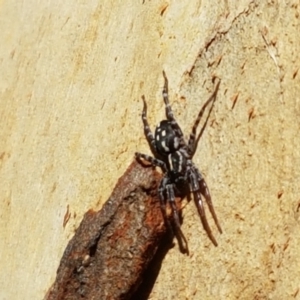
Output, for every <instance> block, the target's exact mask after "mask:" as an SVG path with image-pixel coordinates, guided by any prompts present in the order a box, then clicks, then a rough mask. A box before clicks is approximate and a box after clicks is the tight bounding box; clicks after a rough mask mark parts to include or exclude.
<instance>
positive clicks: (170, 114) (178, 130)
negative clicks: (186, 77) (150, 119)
mask: <svg viewBox="0 0 300 300" xmlns="http://www.w3.org/2000/svg"><path fill="white" fill-rule="evenodd" d="M163 76H164V79H165V84H164V87H163V91H162V95H163V98H164V102H165V106H166V117H167V119H168V120H169V121H170V122H171V125H172V127H173V129H174V131H175V132H176V133H177V134H178V136H179V137H180V140H183V133H182V131H181V128H180V127H179V125H178V123H177V122H176V120H175V118H174V114H173V111H172V108H171V105H170V103H169V89H168V78H167V75H166V73H165V71H163ZM181 144H182V141H181Z"/></svg>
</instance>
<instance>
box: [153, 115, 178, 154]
mask: <svg viewBox="0 0 300 300" xmlns="http://www.w3.org/2000/svg"><path fill="white" fill-rule="evenodd" d="M179 142H180V139H179V137H178V136H177V135H176V132H175V131H174V129H173V128H172V124H171V122H170V121H168V120H163V121H161V122H160V123H159V124H158V126H157V127H156V129H155V145H156V150H157V152H158V154H160V155H162V156H168V155H169V154H170V153H174V152H175V151H177V150H178V149H179V146H180V143H179Z"/></svg>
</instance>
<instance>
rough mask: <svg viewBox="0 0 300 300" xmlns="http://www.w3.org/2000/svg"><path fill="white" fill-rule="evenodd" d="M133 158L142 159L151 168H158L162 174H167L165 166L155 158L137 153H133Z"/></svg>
mask: <svg viewBox="0 0 300 300" xmlns="http://www.w3.org/2000/svg"><path fill="white" fill-rule="evenodd" d="M135 157H136V158H137V159H138V160H141V159H143V160H145V161H147V162H149V163H150V164H151V165H152V166H155V167H160V168H161V169H162V171H163V172H164V173H166V172H167V166H166V164H165V163H164V162H163V161H162V160H159V159H157V158H155V157H152V156H149V155H146V154H143V153H139V152H135Z"/></svg>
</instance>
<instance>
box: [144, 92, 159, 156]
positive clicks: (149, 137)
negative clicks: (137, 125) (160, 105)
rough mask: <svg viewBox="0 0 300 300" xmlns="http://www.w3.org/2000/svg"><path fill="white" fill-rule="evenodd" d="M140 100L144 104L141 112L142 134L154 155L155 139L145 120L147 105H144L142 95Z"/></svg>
mask: <svg viewBox="0 0 300 300" xmlns="http://www.w3.org/2000/svg"><path fill="white" fill-rule="evenodd" d="M142 100H143V103H144V107H143V112H142V121H143V124H144V134H145V136H146V139H147V141H148V143H149V145H150V148H151V150H152V152H153V154H156V153H157V152H156V145H155V139H154V136H153V133H152V131H151V129H150V126H149V123H148V120H147V103H146V100H145V96H144V95H143V96H142Z"/></svg>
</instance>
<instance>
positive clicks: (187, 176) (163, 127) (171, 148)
mask: <svg viewBox="0 0 300 300" xmlns="http://www.w3.org/2000/svg"><path fill="white" fill-rule="evenodd" d="M163 76H164V80H165V84H164V88H163V92H162V94H163V99H164V102H165V107H166V117H167V120H163V121H161V122H160V123H159V124H158V126H157V127H156V129H155V134H154V136H153V134H152V131H151V129H150V127H149V124H148V121H147V104H146V101H145V97H144V96H142V99H143V102H144V108H143V112H142V120H143V124H144V132H145V136H146V138H147V141H148V143H149V145H150V147H151V150H152V152H153V154H154V157H151V156H148V155H146V154H142V153H136V154H135V156H136V158H137V159H139V160H141V159H142V160H145V161H148V162H150V163H151V164H152V165H153V166H157V167H160V168H161V169H162V171H163V173H164V176H163V178H162V180H161V182H160V185H159V188H158V194H159V198H160V203H161V209H162V213H163V217H164V219H165V221H166V223H167V225H168V227H170V228H171V229H172V227H171V226H170V224H169V218H168V217H167V213H166V204H167V203H169V204H170V206H171V209H172V216H173V224H174V229H175V235H176V236H177V237H178V241H179V244H180V247H181V248H182V249H183V250H184V251H188V248H187V241H186V238H185V237H184V235H183V233H182V231H181V228H180V219H179V213H178V210H177V207H176V204H175V195H177V194H180V195H181V196H182V189H183V190H187V191H188V192H189V193H192V194H193V198H194V201H195V204H196V207H197V210H198V213H199V215H200V218H201V221H202V224H203V227H204V229H205V230H206V232H207V234H208V236H209V238H210V239H211V241H212V242H213V244H214V245H215V246H217V245H218V244H217V242H216V240H215V238H214V236H213V234H212V232H211V229H210V227H209V225H208V222H207V219H206V215H205V210H204V204H203V200H202V198H201V195H202V196H203V197H204V198H205V200H206V202H207V205H208V207H209V210H210V212H211V214H212V217H213V219H214V221H215V223H216V225H217V227H218V230H219V231H220V233H222V229H221V226H220V225H219V222H218V219H217V216H216V213H215V211H214V208H213V204H212V201H211V196H210V193H209V190H208V187H207V185H206V182H205V180H204V178H203V177H202V175H201V173H200V171H199V170H198V168H197V167H196V166H195V164H194V163H193V161H192V158H193V155H194V154H195V151H196V148H197V144H198V141H199V139H200V137H201V136H202V133H203V131H204V129H205V126H206V124H207V121H208V117H207V119H206V121H205V123H204V125H203V127H202V129H201V131H200V133H199V135H198V136H197V138H196V130H197V127H198V125H199V122H200V120H201V117H202V115H203V113H204V110H205V108H206V106H207V105H208V104H209V103H210V102H211V101H212V102H214V101H215V99H216V94H217V91H218V88H219V84H220V81H219V82H218V83H217V85H216V88H215V91H214V93H213V94H212V96H211V97H210V98H209V99H208V100H207V101H206V102H205V103H204V105H203V107H202V109H201V110H200V112H199V115H198V117H197V119H196V121H195V123H194V126H193V129H192V133H191V134H190V137H189V140H188V142H187V143H186V141H185V139H184V136H183V133H182V131H181V129H180V127H179V125H178V123H177V122H176V120H175V118H174V115H173V112H172V109H171V106H170V104H169V98H168V79H167V77H166V74H165V72H163ZM212 107H213V104H212V106H211V108H210V111H209V114H210V112H211V110H212ZM209 114H208V116H209ZM185 193H186V192H183V194H185ZM182 240H183V241H184V243H185V246H184V247H183V244H182Z"/></svg>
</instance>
